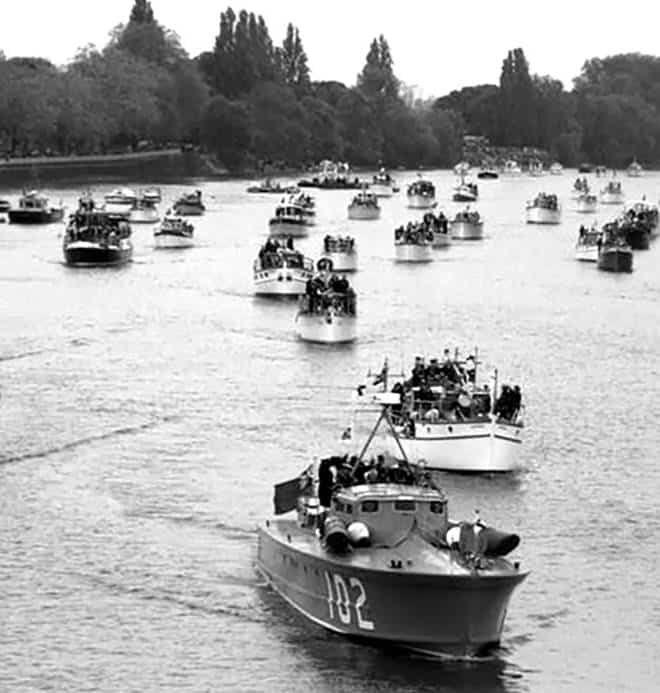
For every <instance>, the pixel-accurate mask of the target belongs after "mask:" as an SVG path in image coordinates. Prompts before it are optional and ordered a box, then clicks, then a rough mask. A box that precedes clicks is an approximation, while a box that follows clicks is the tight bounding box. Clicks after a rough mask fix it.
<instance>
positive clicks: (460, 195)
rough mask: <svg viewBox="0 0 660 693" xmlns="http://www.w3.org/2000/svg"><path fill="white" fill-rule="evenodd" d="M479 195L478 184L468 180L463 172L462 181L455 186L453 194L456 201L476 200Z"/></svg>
mask: <svg viewBox="0 0 660 693" xmlns="http://www.w3.org/2000/svg"><path fill="white" fill-rule="evenodd" d="M477 197H479V188H478V187H477V184H476V183H471V182H470V181H467V180H466V179H465V174H461V182H460V184H459V185H457V186H456V187H455V188H454V194H453V195H452V199H453V200H454V202H476V201H477Z"/></svg>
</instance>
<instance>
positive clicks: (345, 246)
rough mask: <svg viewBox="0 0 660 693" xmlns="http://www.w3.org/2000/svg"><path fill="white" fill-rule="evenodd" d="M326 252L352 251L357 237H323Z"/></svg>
mask: <svg viewBox="0 0 660 693" xmlns="http://www.w3.org/2000/svg"><path fill="white" fill-rule="evenodd" d="M323 249H324V251H325V252H326V253H352V252H353V251H354V250H355V239H354V238H351V237H350V236H330V235H327V236H326V237H325V238H324V239H323Z"/></svg>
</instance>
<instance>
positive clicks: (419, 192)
mask: <svg viewBox="0 0 660 693" xmlns="http://www.w3.org/2000/svg"><path fill="white" fill-rule="evenodd" d="M407 197H408V207H410V209H433V208H434V207H435V206H436V205H437V204H438V203H437V202H436V200H435V185H433V183H431V181H430V180H424V179H423V178H421V177H420V178H419V179H418V180H416V181H413V182H412V183H411V184H410V185H409V186H408V192H407Z"/></svg>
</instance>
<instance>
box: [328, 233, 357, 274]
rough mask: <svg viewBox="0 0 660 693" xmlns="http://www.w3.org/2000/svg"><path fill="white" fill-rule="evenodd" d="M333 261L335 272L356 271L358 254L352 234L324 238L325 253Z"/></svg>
mask: <svg viewBox="0 0 660 693" xmlns="http://www.w3.org/2000/svg"><path fill="white" fill-rule="evenodd" d="M321 257H324V258H327V259H328V260H330V261H331V262H332V271H333V272H355V270H357V268H358V255H357V248H356V245H355V239H354V238H352V237H351V236H330V235H327V236H326V237H325V238H324V239H323V255H322V256H321Z"/></svg>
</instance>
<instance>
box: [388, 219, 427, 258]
mask: <svg viewBox="0 0 660 693" xmlns="http://www.w3.org/2000/svg"><path fill="white" fill-rule="evenodd" d="M432 250H433V232H432V231H431V230H430V229H429V228H428V226H426V225H425V224H423V223H422V224H419V223H417V224H412V223H409V224H408V225H407V226H405V227H404V226H400V227H399V228H398V229H395V231H394V259H395V260H396V261H397V262H431V261H432V260H433V252H432Z"/></svg>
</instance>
